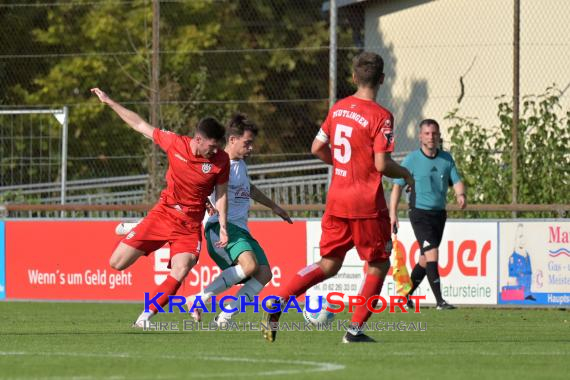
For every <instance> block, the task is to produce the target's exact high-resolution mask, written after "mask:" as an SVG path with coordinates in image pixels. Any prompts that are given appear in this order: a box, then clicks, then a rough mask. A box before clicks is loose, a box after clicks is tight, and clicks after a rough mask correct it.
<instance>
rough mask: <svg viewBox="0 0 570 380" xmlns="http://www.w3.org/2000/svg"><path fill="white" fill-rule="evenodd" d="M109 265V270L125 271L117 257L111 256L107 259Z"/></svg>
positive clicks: (123, 265)
mask: <svg viewBox="0 0 570 380" xmlns="http://www.w3.org/2000/svg"><path fill="white" fill-rule="evenodd" d="M109 265H110V266H111V268H113V269H114V270H119V271H120V270H123V269H125V264H124V263H123V262H122V261H121V259H120V258H117V257H113V256H111V258H110V259H109Z"/></svg>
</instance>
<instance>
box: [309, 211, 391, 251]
mask: <svg viewBox="0 0 570 380" xmlns="http://www.w3.org/2000/svg"><path fill="white" fill-rule="evenodd" d="M321 228H322V235H321V243H320V247H321V256H323V257H324V256H328V257H339V258H342V259H343V260H344V257H345V255H346V252H348V251H349V250H350V249H352V247H356V251H357V252H358V256H360V258H361V259H362V260H364V261H366V262H372V261H377V260H379V261H386V260H388V259H389V257H390V253H391V251H392V245H391V242H392V240H391V238H390V218H389V216H388V210H383V211H382V212H381V214H380V215H379V216H378V217H377V218H371V219H348V218H339V217H337V216H334V215H330V214H328V213H327V212H325V214H324V215H323V219H322V221H321Z"/></svg>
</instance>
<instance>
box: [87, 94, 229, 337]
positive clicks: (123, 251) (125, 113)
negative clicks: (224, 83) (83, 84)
mask: <svg viewBox="0 0 570 380" xmlns="http://www.w3.org/2000/svg"><path fill="white" fill-rule="evenodd" d="M91 92H93V93H94V94H95V95H97V97H99V100H100V101H101V102H102V103H104V104H107V105H109V106H110V107H111V109H113V111H115V112H116V113H117V114H118V115H119V117H120V118H121V119H123V121H125V122H126V123H127V124H128V125H129V126H130V127H131V128H133V129H134V130H136V131H138V132H140V133H142V134H143V135H144V136H145V137H148V138H150V139H152V140H153V141H154V142H155V144H157V145H159V146H160V147H161V148H162V149H163V150H164V151H165V152H166V154H167V156H168V163H169V167H168V171H167V172H166V183H167V185H166V189H164V190H163V191H162V193H161V195H160V200H159V201H158V202H157V203H156V205H155V206H154V207H153V208H152V210H150V211H149V213H148V214H147V216H146V217H145V218H144V219H143V220H142V221H141V222H140V223H139V224H138V225H137V226H136V227H135V228H134V229H133V230H132V231H131V232H129V233H128V234H127V235H126V236H125V237H124V238H123V240H121V242H120V243H119V245H118V246H117V248H116V249H115V251H114V252H113V254H112V255H111V259H110V264H111V267H112V268H113V269H116V270H125V269H126V268H128V267H129V266H131V265H132V264H133V263H134V262H135V261H136V260H137V259H138V258H139V257H141V256H146V255H148V254H150V253H151V252H154V251H156V250H157V249H159V248H160V247H162V246H163V245H164V244H166V243H167V242H168V243H170V262H169V268H170V275H169V276H168V277H167V278H166V280H165V281H164V282H163V283H162V284H161V285H160V286H158V288H157V289H156V291H155V292H154V295H156V294H158V293H164V294H163V295H162V296H161V297H159V298H158V300H157V303H158V304H159V305H160V306H161V307H163V306H164V305H166V304H167V303H168V296H169V295H174V294H176V291H177V290H178V288H179V287H180V285H181V283H182V280H183V279H184V278H185V277H186V275H187V274H188V272H189V271H190V270H191V269H192V267H193V266H194V265H196V263H197V261H198V257H199V255H200V247H201V244H202V219H204V213H205V211H206V200H207V198H208V196H209V195H210V194H211V193H212V192H213V191H214V189H215V190H216V195H217V200H216V209H217V210H218V212H219V221H220V234H219V236H220V240H219V241H218V242H216V243H215V244H216V246H218V247H225V246H226V244H227V242H228V234H227V208H228V200H227V188H228V178H229V168H230V159H229V157H228V154H227V153H226V152H224V150H223V149H219V145H218V144H219V141H221V140H222V139H223V137H224V134H225V129H224V127H223V126H222V125H221V124H220V123H219V122H218V121H217V120H216V119H214V118H204V119H202V120H200V121H199V122H198V125H197V126H196V129H195V134H194V137H193V138H190V137H187V136H180V135H177V134H175V133H172V132H168V131H164V130H160V129H158V128H154V127H153V126H152V125H150V124H148V123H147V122H146V121H144V120H143V119H142V118H141V117H140V116H139V115H137V114H136V113H134V112H132V111H130V110H128V109H126V108H125V107H123V106H121V105H120V104H119V103H117V102H115V101H113V100H112V99H111V98H109V96H107V94H105V93H104V92H103V91H101V90H100V89H98V88H93V89H91ZM149 298H152V297H149ZM156 312H157V308H156V307H155V306H154V305H152V304H151V305H150V310H149V311H148V312H145V311H143V312H142V313H141V315H140V316H139V317H138V318H137V320H136V321H135V323H134V324H133V327H144V325H145V323H146V322H147V321H148V320H149V319H150V318H151V317H152V316H153V315H154V314H156Z"/></svg>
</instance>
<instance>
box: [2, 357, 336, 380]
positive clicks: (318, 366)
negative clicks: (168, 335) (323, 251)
mask: <svg viewBox="0 0 570 380" xmlns="http://www.w3.org/2000/svg"><path fill="white" fill-rule="evenodd" d="M0 356H75V357H85V358H120V359H141V358H153V359H168V360H188V359H189V356H176V355H134V354H129V353H102V354H97V353H87V352H86V353H81V352H16V351H0ZM193 358H197V359H201V360H211V361H223V362H240V363H268V364H282V365H287V366H295V367H296V366H301V367H303V368H287V369H276V370H271V371H259V372H249V373H244V372H242V373H239V374H238V373H236V372H235V371H232V372H231V373H218V374H215V373H208V374H188V375H189V377H188V378H211V377H238V376H239V377H246V376H277V375H295V374H300V373H307V372H331V371H341V370H343V369H345V366H344V365H342V364H335V363H325V362H314V361H307V360H280V359H254V358H240V357H228V356H206V355H199V356H193ZM307 367H308V368H307ZM135 377H136V378H137V379H176V378H178V376H174V375H173V376H167V375H152V376H148V377H141V376H138V375H137V376H135ZM41 378H42V379H71V380H91V379H95V378H97V377H93V376H45V377H41ZM105 378H106V379H108V378H109V377H106V376H105ZM12 379H23V377H16V378H12ZM112 379H114V380H123V379H125V377H122V376H113V377H112Z"/></svg>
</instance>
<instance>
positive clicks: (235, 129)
mask: <svg viewBox="0 0 570 380" xmlns="http://www.w3.org/2000/svg"><path fill="white" fill-rule="evenodd" d="M246 131H251V133H252V134H253V135H254V136H257V133H258V131H259V130H258V129H257V126H256V125H255V124H254V123H253V122H252V121H251V120H249V119H248V118H247V116H246V115H244V114H242V113H236V114H235V115H233V116H232V118H231V119H230V121H229V122H228V126H227V132H226V134H227V137H228V138H229V137H230V136H237V137H241V136H243V134H244V133H245V132H246Z"/></svg>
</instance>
